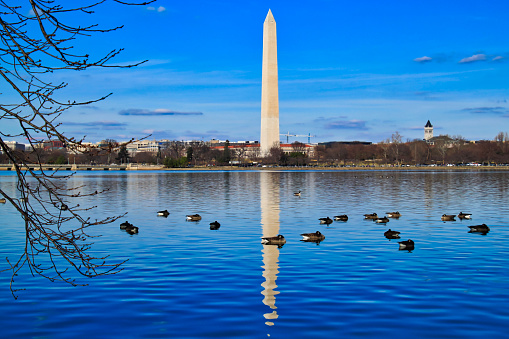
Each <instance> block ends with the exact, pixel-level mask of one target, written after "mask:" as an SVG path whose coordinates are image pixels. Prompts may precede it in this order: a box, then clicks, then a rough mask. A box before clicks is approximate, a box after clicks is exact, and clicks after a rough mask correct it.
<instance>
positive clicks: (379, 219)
mask: <svg viewBox="0 0 509 339" xmlns="http://www.w3.org/2000/svg"><path fill="white" fill-rule="evenodd" d="M373 221H374V222H376V223H378V224H386V223H388V222H389V221H390V220H389V218H387V217H383V218H377V219H373Z"/></svg>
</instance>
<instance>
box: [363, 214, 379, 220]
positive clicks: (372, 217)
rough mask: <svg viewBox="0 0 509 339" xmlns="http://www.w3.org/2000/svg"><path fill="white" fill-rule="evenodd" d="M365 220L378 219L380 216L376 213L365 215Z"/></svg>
mask: <svg viewBox="0 0 509 339" xmlns="http://www.w3.org/2000/svg"><path fill="white" fill-rule="evenodd" d="M364 219H378V215H377V214H376V213H371V214H364Z"/></svg>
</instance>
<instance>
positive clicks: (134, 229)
mask: <svg viewBox="0 0 509 339" xmlns="http://www.w3.org/2000/svg"><path fill="white" fill-rule="evenodd" d="M138 230H139V228H138V227H136V226H133V225H129V226H127V227H126V228H125V231H126V232H127V233H129V234H131V235H132V234H137V233H138Z"/></svg>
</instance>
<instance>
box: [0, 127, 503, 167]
mask: <svg viewBox="0 0 509 339" xmlns="http://www.w3.org/2000/svg"><path fill="white" fill-rule="evenodd" d="M401 139H402V137H401V135H400V134H399V133H398V132H396V133H395V134H393V135H392V137H391V138H389V139H387V140H384V141H383V142H380V143H377V144H369V145H367V144H363V143H355V142H353V143H330V144H327V145H319V146H316V147H314V149H313V150H311V151H309V148H307V147H305V145H304V144H302V143H299V142H294V143H293V144H292V148H291V150H290V151H288V150H286V151H283V150H282V149H281V148H277V147H274V148H272V149H271V150H270V153H269V154H268V155H266V156H265V157H262V156H261V155H260V152H259V149H258V148H257V147H247V146H245V147H243V146H238V145H237V146H235V147H232V146H231V145H230V143H229V142H228V141H227V142H226V143H225V145H224V146H223V147H222V149H221V148H217V147H215V148H214V147H210V146H209V145H207V144H206V143H204V142H196V143H193V144H192V145H191V146H186V145H184V144H183V143H181V142H172V143H170V144H169V145H168V147H167V148H165V149H163V150H161V151H159V152H157V153H154V152H138V153H136V154H135V155H133V156H130V155H129V152H128V151H127V150H126V147H125V146H120V147H119V146H118V143H116V142H115V141H112V140H110V142H109V144H108V145H106V146H105V147H102V148H101V147H100V148H97V149H94V150H92V151H89V152H86V153H84V154H71V153H67V152H66V151H65V149H60V150H39V151H38V156H37V157H36V156H35V155H34V154H33V153H30V152H27V153H24V154H23V155H20V156H24V157H25V158H26V161H27V162H38V161H40V162H43V163H48V164H67V163H70V164H73V163H75V164H111V163H117V164H122V163H144V164H159V165H165V166H166V167H189V166H216V165H217V166H218V165H229V164H235V165H240V166H248V165H252V164H258V163H260V164H267V165H278V166H305V165H311V164H317V165H328V166H342V165H344V166H346V165H382V164H388V165H401V164H408V165H419V164H420V165H424V164H428V165H429V164H466V163H472V162H477V163H485V164H488V163H489V164H493V163H494V164H509V138H508V135H507V133H503V132H500V133H499V134H498V135H497V136H496V138H495V139H494V140H483V141H478V142H475V143H471V142H467V141H466V140H465V139H464V138H462V137H458V136H454V137H450V136H448V135H441V136H439V137H436V138H434V140H433V143H429V142H426V141H423V140H413V141H406V142H403V141H402V140H401ZM7 160H8V159H7V158H6V157H5V156H2V155H0V161H1V162H3V163H5V162H6V161H7Z"/></svg>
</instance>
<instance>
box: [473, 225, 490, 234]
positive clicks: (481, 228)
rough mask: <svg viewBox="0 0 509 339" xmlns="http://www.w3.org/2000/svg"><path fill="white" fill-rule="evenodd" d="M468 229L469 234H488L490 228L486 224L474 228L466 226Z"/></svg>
mask: <svg viewBox="0 0 509 339" xmlns="http://www.w3.org/2000/svg"><path fill="white" fill-rule="evenodd" d="M468 228H470V231H469V232H470V233H484V234H486V233H488V232H489V231H490V228H489V227H488V226H487V225H486V224H482V225H475V226H468Z"/></svg>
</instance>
